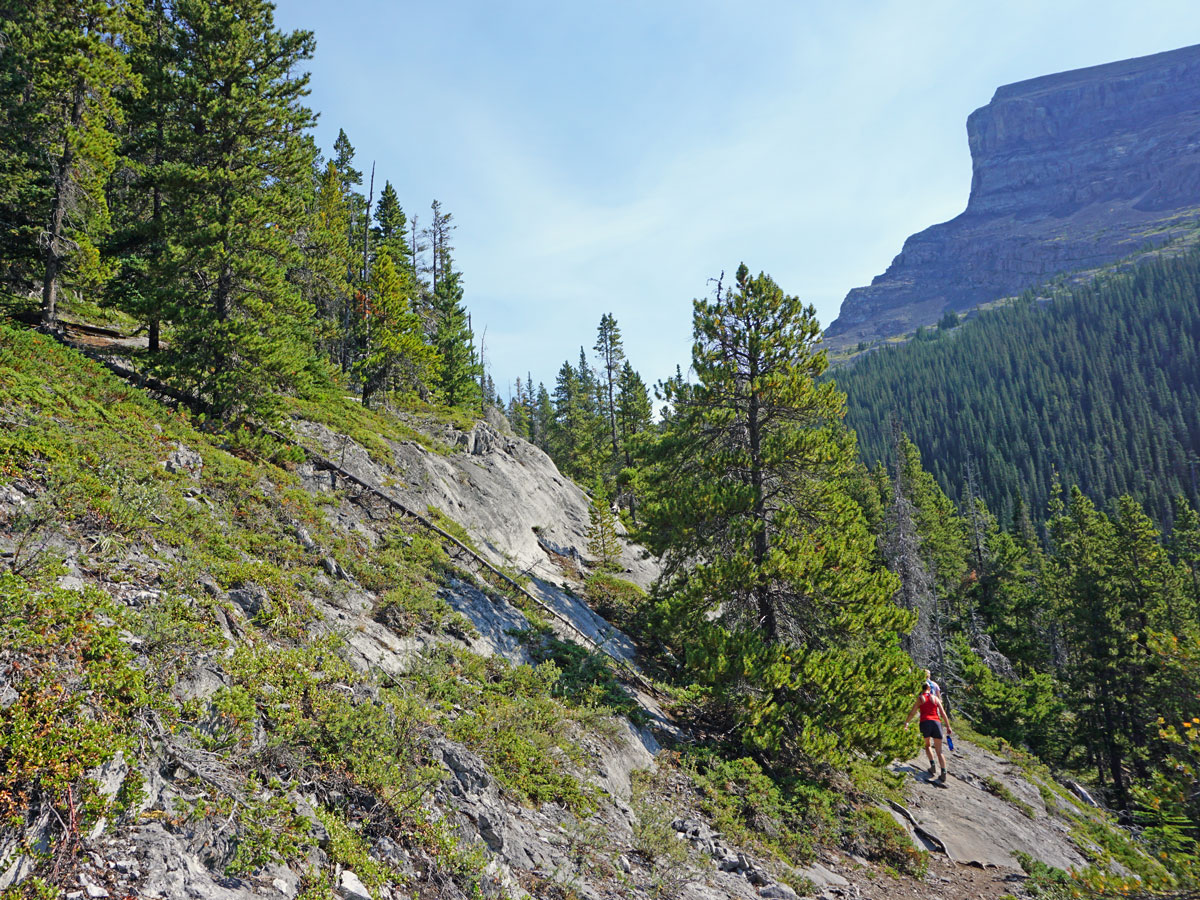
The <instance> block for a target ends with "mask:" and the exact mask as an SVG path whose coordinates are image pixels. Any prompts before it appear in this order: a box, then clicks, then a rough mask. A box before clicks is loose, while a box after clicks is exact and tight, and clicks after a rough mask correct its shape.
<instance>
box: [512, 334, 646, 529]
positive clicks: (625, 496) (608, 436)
mask: <svg viewBox="0 0 1200 900" xmlns="http://www.w3.org/2000/svg"><path fill="white" fill-rule="evenodd" d="M592 349H593V353H594V355H593V356H591V357H589V356H588V352H587V350H586V349H585V348H583V347H580V348H579V358H578V360H577V361H576V363H575V364H572V363H571V361H570V360H567V361H565V362H563V364H562V366H561V367H560V368H559V370H558V375H557V377H556V379H555V382H554V390H553V393H551V392H550V391H548V390H547V389H546V386H545V384H543V383H539V384H538V386H537V388H536V389H534V387H533V377H532V376H531V375H530V376H527V377H526V378H525V380H524V381H522V379H521V378H519V377H518V378H517V379H516V387H515V390H514V392H513V394H512V396H511V397H510V398H509V401H508V403H507V406H506V407H505V409H506V412H507V415H508V419H509V421H510V422H511V423H512V426H513V430H514V431H516V433H517V434H518V435H520V436H521V437H524V438H526V439H528V440H530V441H532V442H533V443H535V444H536V445H537V446H539V447H541V448H542V449H543V450H545V451H546V452H547V453H548V454H549V455H550V457H551V458H552V459H553V460H554V462H555V464H556V465H557V466H558V468H559V470H560V471H562V472H563V473H564V474H566V475H569V476H571V477H572V478H574V479H575V480H576V481H578V482H580V483H581V484H584V485H588V486H595V485H598V486H599V491H600V493H603V494H604V496H606V497H608V498H610V499H611V498H613V497H615V498H616V499H617V501H618V502H619V504H620V505H621V506H622V507H624V508H626V509H628V510H629V511H630V514H631V516H632V518H633V519H635V520H636V517H637V501H636V495H635V485H634V476H635V474H636V466H635V458H634V454H635V450H634V448H635V446H636V441H637V438H638V436H639V435H641V434H642V433H643V432H645V431H646V430H647V429H649V428H650V427H651V425H652V424H653V406H652V405H651V401H650V390H649V388H648V387H647V386H646V383H645V382H644V381H643V380H642V377H641V375H639V374H638V373H637V371H636V370H635V369H634V368H633V365H632V364H631V363H630V361H629V360H628V359H627V358H626V355H625V345H624V341H623V339H622V337H621V329H620V326H619V325H618V324H617V320H616V318H615V317H614V316H613V315H612V313H605V314H604V315H602V316H601V317H600V323H599V325H598V326H597V329H596V341H595V344H594V345H593V348H592ZM593 361H594V364H593Z"/></svg>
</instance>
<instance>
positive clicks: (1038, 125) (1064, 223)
mask: <svg viewBox="0 0 1200 900" xmlns="http://www.w3.org/2000/svg"><path fill="white" fill-rule="evenodd" d="M967 136H968V139H969V141H970V147H971V158H972V167H973V175H972V179H971V195H970V200H969V201H968V203H967V208H966V211H965V212H963V213H962V214H961V215H959V216H958V217H956V218H954V219H951V220H950V221H949V222H943V223H942V224H940V225H934V226H933V227H932V228H928V229H926V230H925V231H922V232H920V233H918V234H914V235H912V236H911V237H909V238H908V240H907V241H905V243H904V249H903V251H902V252H901V253H900V255H899V256H897V257H896V258H895V259H894V260H893V261H892V264H891V266H889V267H888V270H887V271H886V272H885V273H884V274H882V275H880V276H877V277H876V278H875V280H874V281H873V282H872V283H871V285H870V286H869V287H861V288H855V289H854V290H852V291H850V293H849V294H847V296H846V299H845V300H844V301H843V303H842V308H841V312H840V314H839V316H838V318H837V319H836V320H835V321H834V322H833V323H832V324H831V325H830V326H829V328H828V330H827V331H826V333H825V336H826V339H827V340H828V341H829V343H830V344H831V346H833V347H835V348H837V347H846V346H851V345H853V344H855V343H857V342H859V341H871V340H876V339H879V338H884V337H889V336H893V335H898V334H904V333H906V332H909V331H911V330H913V329H914V328H916V327H917V326H920V325H928V324H932V323H933V322H936V321H937V320H938V319H939V318H940V317H941V316H942V315H943V314H944V313H945V312H946V311H947V310H965V309H970V308H972V307H974V306H977V305H979V304H980V303H986V302H988V301H991V300H995V299H998V298H1001V297H1006V296H1011V295H1014V294H1017V293H1020V292H1021V291H1022V290H1024V289H1026V288H1029V287H1032V286H1034V285H1036V284H1039V283H1041V282H1043V281H1046V280H1047V279H1049V278H1051V277H1053V276H1054V275H1057V274H1059V273H1064V272H1071V271H1075V270H1080V269H1092V268H1096V267H1098V266H1102V265H1105V264H1107V263H1110V262H1113V261H1114V260H1117V259H1120V258H1123V257H1126V256H1129V255H1131V254H1133V253H1136V252H1138V251H1140V250H1143V249H1146V248H1149V247H1153V246H1161V245H1162V244H1164V243H1167V242H1170V241H1173V240H1176V239H1178V238H1180V237H1182V236H1184V235H1185V234H1189V233H1191V232H1193V231H1194V230H1195V227H1196V224H1197V222H1198V221H1200V45H1197V46H1192V47H1185V48H1183V49H1180V50H1173V51H1170V52H1167V53H1158V54H1155V55H1153V56H1145V57H1141V58H1138V59H1130V60H1124V61H1122V62H1115V63H1110V64H1108V65H1101V66H1094V67H1091V68H1087V69H1078V70H1075V71H1071V72H1062V73H1059V74H1057V75H1047V76H1044V77H1041V78H1034V79H1031V80H1029V81H1022V82H1017V83H1016V84H1010V85H1006V86H1004V87H1001V88H999V89H998V90H997V91H996V94H995V96H994V97H993V98H992V101H991V103H989V104H988V105H987V106H984V107H982V108H981V109H977V110H976V111H975V112H973V113H972V114H971V116H970V118H969V119H968V120H967Z"/></svg>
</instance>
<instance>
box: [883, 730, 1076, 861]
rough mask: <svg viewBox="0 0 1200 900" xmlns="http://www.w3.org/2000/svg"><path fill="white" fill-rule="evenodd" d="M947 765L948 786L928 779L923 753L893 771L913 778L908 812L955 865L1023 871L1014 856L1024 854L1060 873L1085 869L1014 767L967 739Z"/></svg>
mask: <svg viewBox="0 0 1200 900" xmlns="http://www.w3.org/2000/svg"><path fill="white" fill-rule="evenodd" d="M946 761H947V763H948V765H949V768H950V777H949V778H948V779H947V781H946V785H945V786H939V785H936V784H934V783H933V782H932V781H931V780H930V779H929V775H928V772H927V766H928V761H927V760H926V758H925V754H924V753H921V754H920V755H919V756H917V757H914V758H913V759H911V760H908V761H907V762H904V763H896V764H895V765H893V767H892V768H893V769H894V770H895V771H899V772H906V773H908V774H909V775H911V776H912V779H913V780H912V781H911V782H910V783H909V790H908V797H909V803H908V806H907V809H908V811H909V813H911V814H912V816H913V818H914V819H916V822H917V824H918V825H919V826H920V828H921V829H922V830H923V831H925V832H926V833H927V834H928V835H931V836H933V837H934V838H935V839H936V841H938V842H940V843H941V844H942V845H943V846H944V847H945V850H946V853H947V855H948V856H949V857H950V858H951V859H952V860H954V861H955V862H958V863H966V864H971V865H981V866H998V867H1000V868H1002V869H1011V870H1014V871H1020V866H1019V865H1018V863H1017V860H1016V857H1015V856H1014V854H1015V853H1017V852H1023V853H1028V854H1029V855H1030V856H1033V857H1034V858H1036V859H1040V860H1042V861H1043V862H1045V863H1047V864H1048V865H1052V866H1057V867H1058V868H1060V869H1070V868H1072V867H1077V868H1082V867H1083V866H1084V865H1085V864H1086V863H1085V860H1084V859H1083V857H1082V856H1081V855H1080V854H1079V851H1078V850H1077V849H1076V847H1075V845H1074V843H1072V841H1071V839H1070V836H1069V835H1068V833H1067V829H1066V826H1065V825H1063V823H1062V821H1061V820H1059V819H1058V818H1056V817H1055V816H1053V815H1051V814H1050V813H1049V812H1048V811H1047V810H1046V806H1045V804H1044V803H1043V802H1042V798H1041V796H1040V795H1039V793H1038V791H1037V789H1036V788H1035V787H1034V786H1033V785H1032V784H1030V783H1029V781H1027V780H1026V779H1025V778H1024V777H1021V775H1020V772H1019V771H1018V770H1016V769H1015V767H1014V766H1013V765H1012V763H1010V762H1008V761H1007V760H1005V759H1004V758H1002V757H1000V756H996V755H995V754H993V753H989V752H987V751H986V750H983V749H982V748H980V747H976V746H975V745H973V744H970V743H968V742H967V741H965V740H956V741H955V750H954V751H953V752H951V753H947V757H946ZM988 778H993V779H995V780H996V781H997V782H999V783H1000V784H1001V785H1003V786H1004V787H1005V788H1007V789H1008V790H1009V791H1011V792H1012V795H1013V796H1014V797H1016V798H1017V799H1018V800H1020V801H1021V802H1023V803H1026V804H1028V805H1029V806H1030V807H1032V809H1033V810H1034V818H1032V819H1030V818H1029V817H1027V816H1026V815H1025V814H1024V813H1023V812H1021V810H1020V809H1019V808H1018V807H1017V806H1016V805H1015V804H1013V803H1011V802H1009V801H1007V800H1004V799H1002V798H1000V797H998V796H996V795H995V794H993V793H991V792H990V791H988V790H987V788H986V786H985V781H986V779H988Z"/></svg>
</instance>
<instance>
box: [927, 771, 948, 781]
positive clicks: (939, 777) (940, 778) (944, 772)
mask: <svg viewBox="0 0 1200 900" xmlns="http://www.w3.org/2000/svg"><path fill="white" fill-rule="evenodd" d="M929 774H930V775H932V774H933V772H932V771H931V772H930V773H929ZM937 783H938V784H945V783H946V770H945V769H942V774H941V775H939V776H938V777H937Z"/></svg>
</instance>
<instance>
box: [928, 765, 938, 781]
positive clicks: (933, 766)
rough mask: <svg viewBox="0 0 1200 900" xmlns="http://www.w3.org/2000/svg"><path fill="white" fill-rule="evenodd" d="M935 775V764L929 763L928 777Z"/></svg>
mask: <svg viewBox="0 0 1200 900" xmlns="http://www.w3.org/2000/svg"><path fill="white" fill-rule="evenodd" d="M936 774H937V763H935V762H931V763H930V764H929V777H930V778H932V777H933V776H934V775H936Z"/></svg>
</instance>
